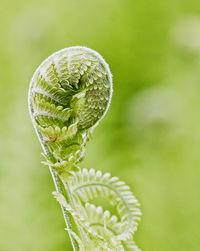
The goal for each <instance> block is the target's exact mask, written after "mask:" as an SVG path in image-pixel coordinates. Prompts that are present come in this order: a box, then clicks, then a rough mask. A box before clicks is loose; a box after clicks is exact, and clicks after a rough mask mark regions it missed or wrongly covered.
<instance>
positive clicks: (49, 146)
mask: <svg viewBox="0 0 200 251" xmlns="http://www.w3.org/2000/svg"><path fill="white" fill-rule="evenodd" d="M111 97H112V76H111V73H110V70H109V67H108V65H107V64H106V62H105V61H104V59H103V58H102V57H101V56H100V55H99V54H98V53H97V52H95V51H93V50H91V49H88V48H85V47H78V46H77V47H69V48H66V49H63V50H61V51H58V52H56V53H54V54H53V55H51V56H50V57H49V58H47V59H46V60H45V61H44V62H43V63H42V64H41V65H40V66H39V68H38V69H37V70H36V72H35V73H34V76H33V78H32V81H31V85H30V90H29V110H30V114H31V117H32V121H33V124H34V127H35V130H36V132H37V134H38V136H39V139H40V142H41V144H42V147H43V150H44V154H43V155H44V157H45V161H44V162H43V163H44V164H45V165H48V166H49V168H50V170H51V173H52V176H53V179H54V182H55V186H56V189H57V192H55V193H54V196H55V197H56V199H57V200H58V201H59V203H60V205H61V207H62V209H63V213H64V218H65V221H66V224H67V228H66V229H67V231H68V233H69V235H70V238H71V241H72V246H73V249H74V250H75V251H78V250H82V251H85V250H87V251H103V250H108V251H112V250H113V251H114V250H116V251H126V250H133V251H137V250H139V249H138V248H137V246H136V245H135V243H134V241H133V235H134V233H135V231H136V230H137V226H138V221H139V218H140V214H141V213H140V210H139V204H138V202H137V200H136V199H135V197H134V196H133V194H132V192H131V191H130V188H129V187H128V186H127V185H126V184H125V183H124V182H122V181H120V180H119V179H118V178H117V177H111V176H110V174H109V173H105V174H102V173H101V171H95V170H94V169H90V170H87V169H80V168H79V167H78V165H79V163H80V161H81V160H82V159H83V158H84V154H85V145H86V142H87V141H88V140H89V138H90V135H91V133H92V131H93V128H94V127H95V126H97V124H98V123H99V121H100V120H101V119H102V118H103V117H104V115H105V113H106V112H107V110H108V107H109V105H110V101H111ZM99 198H101V199H103V200H105V201H106V200H107V203H109V204H110V206H111V208H112V213H110V212H109V211H108V210H106V208H103V207H102V206H101V205H97V204H98V202H97V201H98V200H99ZM104 206H105V205H104ZM113 213H114V214H113Z"/></svg>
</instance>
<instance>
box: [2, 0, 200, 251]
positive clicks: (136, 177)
mask: <svg viewBox="0 0 200 251" xmlns="http://www.w3.org/2000/svg"><path fill="white" fill-rule="evenodd" d="M72 45H84V46H87V47H90V48H92V49H94V50H97V51H98V52H99V53H100V54H102V55H103V56H104V58H105V59H106V61H107V62H108V63H109V65H110V68H111V71H112V73H113V80H114V95H113V100H112V104H111V107H110V110H109V112H108V113H107V115H106V117H105V118H104V120H103V121H102V122H101V123H100V125H99V127H98V128H96V129H95V131H94V136H93V140H91V141H90V142H89V143H88V146H87V151H86V158H85V161H84V162H83V163H82V164H81V167H87V168H91V167H94V168H95V169H101V170H103V171H109V172H111V173H112V174H113V175H117V176H119V177H120V178H121V179H122V180H125V181H126V182H127V183H128V185H130V186H131V188H132V190H133V192H134V194H135V195H136V196H137V198H138V199H139V201H140V202H141V208H142V212H143V217H142V221H141V223H140V227H139V231H138V232H137V233H136V236H135V239H136V242H137V244H138V245H139V247H141V249H142V250H144V251H169V250H170V251H177V250H181V251H188V250H193V251H199V247H200V238H199V237H200V230H199V226H200V216H199V212H200V168H199V167H200V128H199V125H200V116H199V114H200V98H199V96H200V2H199V0H168V1H162V0H145V1H144V0H140V1H134V0H84V1H82V0H57V1H53V0H43V1H42V0H31V1H27V0H24V1H20V0H19V1H14V0H12V1H6V0H1V4H0V160H1V161H0V251H13V250H15V251H25V250H29V251H36V250H37V251H55V250H59V251H64V250H68V251H71V247H70V244H69V240H68V237H67V233H66V232H65V231H64V227H65V225H64V221H63V217H62V214H61V211H60V207H59V205H58V203H57V202H56V201H55V200H54V199H53V196H52V194H51V192H52V191H54V186H53V182H52V179H51V176H50V173H49V171H48V169H47V168H46V167H44V166H43V165H42V164H40V162H41V160H42V157H41V154H40V153H41V147H40V145H39V142H38V139H37V137H36V135H35V132H34V130H33V126H32V124H31V120H30V117H29V114H28V109H27V93H28V87H29V82H30V79H31V76H32V75H33V72H34V70H35V69H36V68H37V66H38V65H39V64H40V63H41V62H42V61H43V60H44V59H45V58H46V57H47V56H49V55H50V54H51V53H53V52H55V51H57V50H59V49H62V48H64V47H68V46H72Z"/></svg>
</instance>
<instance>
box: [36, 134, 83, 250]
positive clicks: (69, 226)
mask: <svg viewBox="0 0 200 251" xmlns="http://www.w3.org/2000/svg"><path fill="white" fill-rule="evenodd" d="M39 139H40V142H41V144H42V147H43V149H44V152H45V154H46V155H47V156H48V157H49V158H50V159H54V157H53V155H52V154H51V152H50V151H49V149H48V147H47V146H46V145H44V144H43V143H42V141H41V137H39ZM49 170H50V172H51V175H52V178H53V181H54V184H55V187H56V191H57V192H59V193H60V194H62V195H63V196H64V197H65V198H66V194H65V193H64V189H63V183H62V181H61V180H60V178H59V176H58V175H57V173H56V171H55V170H53V169H52V168H51V167H49ZM65 189H66V190H65V191H66V193H67V195H68V196H67V197H69V198H71V194H70V193H71V192H70V190H69V189H68V190H67V188H65ZM69 198H66V199H69ZM61 209H62V213H63V216H64V220H65V223H66V226H67V229H70V230H71V231H74V230H73V226H72V221H71V214H70V213H69V212H68V211H67V210H66V209H65V208H64V207H63V206H61ZM74 232H75V231H74ZM68 234H69V237H70V240H71V244H72V247H73V250H74V251H79V247H78V244H77V242H76V240H75V239H74V238H73V236H72V235H71V234H70V232H69V231H68Z"/></svg>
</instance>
